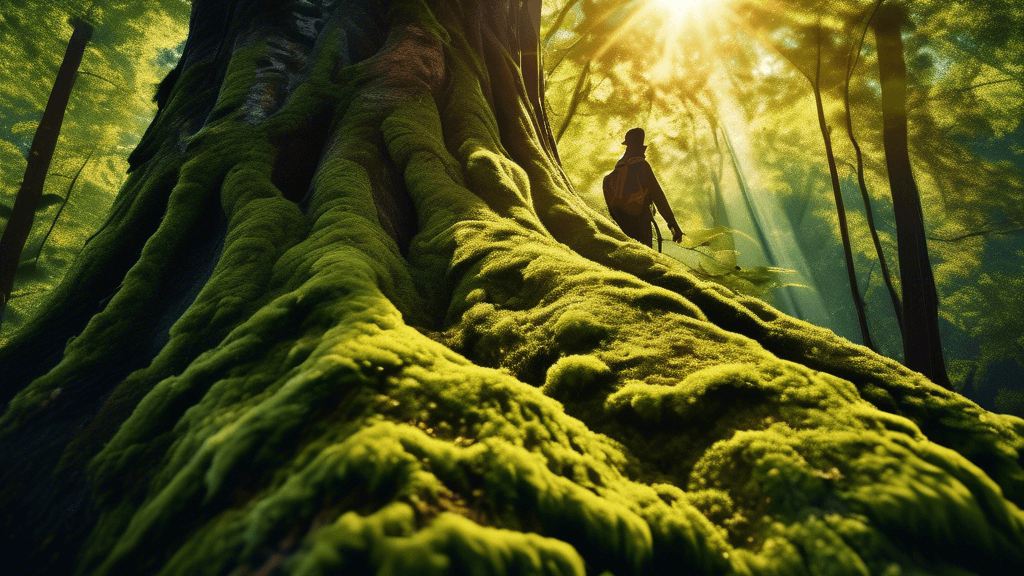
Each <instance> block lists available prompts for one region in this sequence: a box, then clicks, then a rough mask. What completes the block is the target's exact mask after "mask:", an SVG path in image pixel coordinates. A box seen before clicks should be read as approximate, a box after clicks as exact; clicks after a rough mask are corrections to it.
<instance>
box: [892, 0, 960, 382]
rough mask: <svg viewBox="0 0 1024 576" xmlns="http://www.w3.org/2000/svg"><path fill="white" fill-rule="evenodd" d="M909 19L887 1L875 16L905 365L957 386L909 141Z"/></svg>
mask: <svg viewBox="0 0 1024 576" xmlns="http://www.w3.org/2000/svg"><path fill="white" fill-rule="evenodd" d="M905 20H906V9H905V8H904V7H903V6H902V5H900V4H897V3H891V4H883V5H881V6H880V7H879V8H878V10H877V12H876V13H875V19H874V32H875V43H876V45H877V49H878V71H879V79H880V81H881V86H882V123H883V128H882V137H883V140H884V144H885V166H886V169H887V170H888V173H889V188H890V190H891V192H892V203H893V211H894V213H895V216H896V245H897V254H898V256H899V262H900V290H901V291H902V293H903V300H902V312H903V321H902V323H901V325H902V327H903V355H904V363H905V364H906V365H907V367H909V368H911V369H912V370H917V371H919V372H921V373H922V374H924V375H925V376H927V377H928V378H930V379H931V380H932V381H934V382H935V383H937V384H939V385H941V386H944V387H946V388H952V385H951V384H950V382H949V377H948V376H947V374H946V364H945V360H944V358H943V354H942V342H941V340H940V338H939V300H938V295H937V292H936V290H935V279H934V277H933V276H932V266H931V261H930V259H929V257H928V241H927V238H926V237H925V229H924V214H923V213H922V211H921V196H920V194H919V193H918V190H917V183H916V182H915V181H914V173H913V170H912V169H911V166H910V151H909V147H908V144H907V96H906V95H907V65H906V62H905V61H904V56H903V39H902V38H901V37H900V33H901V31H902V29H903V27H904V23H905Z"/></svg>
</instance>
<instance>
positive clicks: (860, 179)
mask: <svg viewBox="0 0 1024 576" xmlns="http://www.w3.org/2000/svg"><path fill="white" fill-rule="evenodd" d="M882 1H883V0H879V2H878V4H876V5H875V9H874V10H872V12H871V15H869V16H868V24H866V25H865V27H864V33H863V34H861V37H860V40H859V41H858V43H857V45H856V47H855V48H854V49H853V51H852V53H851V56H850V60H849V66H848V67H847V70H846V84H845V86H844V90H843V106H844V108H845V110H846V134H847V136H849V138H850V143H851V144H853V150H854V152H855V153H856V155H857V185H858V186H859V187H860V195H861V199H862V200H863V201H864V215H865V216H866V217H867V221H868V229H869V230H870V231H871V241H872V242H873V243H874V245H875V254H876V255H877V257H878V263H879V266H880V267H881V271H882V280H883V281H884V282H885V288H886V290H888V291H889V299H890V300H891V301H892V309H893V311H894V312H895V314H896V322H897V323H899V327H900V336H901V337H902V338H906V336H905V334H904V330H903V306H902V305H901V304H900V296H899V294H898V293H897V292H896V286H895V285H893V281H892V274H891V273H890V272H889V265H888V264H887V263H886V260H885V253H884V252H882V242H881V240H879V238H878V229H877V228H876V227H875V215H874V211H873V210H872V209H871V197H870V195H868V187H867V184H866V183H865V181H864V155H863V153H862V152H861V149H860V143H859V142H857V138H856V137H855V136H854V133H853V115H852V112H851V111H850V79H851V78H853V71H854V69H855V68H856V67H857V60H858V59H859V58H860V49H861V46H862V45H863V44H864V35H866V34H867V31H868V26H870V23H871V20H872V19H873V18H874V14H875V12H876V11H877V10H878V7H879V6H880V5H881V4H882Z"/></svg>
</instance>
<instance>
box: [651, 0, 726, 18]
mask: <svg viewBox="0 0 1024 576" xmlns="http://www.w3.org/2000/svg"><path fill="white" fill-rule="evenodd" d="M657 2H658V3H659V4H661V5H663V6H665V7H666V8H668V9H669V10H671V11H672V13H673V15H674V16H703V15H704V14H706V13H707V12H708V9H709V8H711V6H712V5H713V4H715V0H657Z"/></svg>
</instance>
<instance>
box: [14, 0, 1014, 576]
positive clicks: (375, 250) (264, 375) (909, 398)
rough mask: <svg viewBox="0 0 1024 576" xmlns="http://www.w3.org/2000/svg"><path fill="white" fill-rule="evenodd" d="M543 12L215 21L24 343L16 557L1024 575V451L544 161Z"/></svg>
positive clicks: (366, 566) (492, 569)
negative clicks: (629, 221) (725, 278)
mask: <svg viewBox="0 0 1024 576" xmlns="http://www.w3.org/2000/svg"><path fill="white" fill-rule="evenodd" d="M522 8H523V6H522V5H521V4H517V3H515V2H513V3H511V5H509V6H506V5H505V3H501V2H490V1H487V2H484V1H479V2H476V1H472V0H458V1H457V0H438V1H435V2H432V3H425V2H421V1H415V0H396V1H394V2H384V1H383V0H380V1H378V0H364V1H358V2H357V1H351V2H329V1H324V2H310V1H295V2H290V3H267V2H262V1H257V0H236V1H234V2H220V1H214V0H195V1H194V2H193V4H192V10H193V14H192V28H191V31H190V34H189V38H188V41H187V43H186V47H185V50H184V54H183V56H182V60H181V62H180V63H179V65H178V68H177V71H176V73H175V74H176V76H175V77H174V79H173V80H172V81H171V82H170V83H169V84H168V85H167V86H169V88H168V87H167V86H163V87H162V90H164V89H166V91H165V94H166V98H165V100H164V101H163V102H164V105H163V106H162V107H161V109H160V111H159V113H158V115H157V117H156V119H155V120H154V123H153V125H152V126H151V127H150V129H149V131H148V132H147V134H146V135H145V137H144V139H143V141H142V142H141V143H140V145H139V148H138V150H137V151H136V152H137V153H136V154H135V155H133V158H134V159H133V170H132V172H131V174H130V176H129V179H128V181H127V183H126V185H125V187H124V188H123V189H122V191H121V192H120V194H119V195H118V197H117V200H116V202H115V204H114V207H113V209H112V212H111V216H110V219H109V221H108V223H107V225H106V226H105V227H104V228H103V229H102V231H101V232H100V233H98V234H97V235H96V237H95V238H94V239H93V240H92V241H91V242H89V243H88V245H87V246H86V248H85V249H84V250H83V252H82V254H81V255H80V257H79V259H78V260H77V262H76V264H75V267H74V269H72V270H71V271H70V272H69V273H68V274H67V276H66V280H64V281H63V283H62V284H61V286H60V287H59V288H58V289H57V291H56V294H55V296H54V297H53V298H52V300H51V302H52V303H51V305H50V306H49V307H48V308H47V310H46V311H45V312H44V313H43V314H42V315H41V316H39V317H37V318H35V319H34V320H33V321H32V322H31V323H30V324H28V325H27V326H26V327H25V328H24V329H22V331H21V332H19V334H18V335H17V337H16V338H15V339H14V341H12V342H11V343H10V344H9V345H7V346H5V347H4V348H0V373H2V374H4V376H5V378H4V380H3V381H2V382H0V392H2V393H3V395H4V400H7V399H10V402H9V404H8V406H7V409H6V411H5V412H4V414H3V417H2V418H0V523H2V524H0V538H2V539H0V552H2V554H0V559H2V560H3V561H5V562H10V563H12V565H18V566H24V565H27V566H32V568H33V571H34V572H37V573H46V574H68V573H75V572H76V571H77V572H78V573H82V574H119V573H131V574H148V573H157V572H162V573H166V574H194V573H228V574H237V575H242V574H267V573H272V572H275V571H278V572H286V573H296V574H315V573H357V574H361V573H387V574H454V573H481V574H482V573H486V574H501V573H519V574H577V575H582V574H584V573H592V574H600V573H602V572H603V571H605V570H608V571H610V572H612V573H615V574H678V573H694V574H719V573H729V572H736V573H753V572H759V573H788V572H802V571H808V570H819V569H820V567H821V566H824V565H826V564H825V563H828V565H829V566H834V565H835V564H836V563H837V562H841V563H842V564H843V565H848V566H849V567H851V570H853V569H857V570H860V571H861V572H882V571H884V570H890V569H891V567H892V566H893V565H901V566H903V569H905V570H907V571H912V570H925V569H934V570H939V569H948V570H953V569H954V568H959V569H961V570H973V571H978V572H985V571H992V570H995V569H997V568H998V567H1000V566H1004V565H1005V563H1007V562H1008V563H1014V562H1021V561H1024V536H1022V534H1021V529H1020V526H1022V525H1024V515H1022V513H1021V512H1020V510H1019V508H1018V506H1020V505H1022V504H1024V480H1022V479H1024V469H1022V467H1021V458H1020V452H1021V450H1024V439H1022V437H1024V424H1021V421H1020V420H1017V419H1011V418H1009V417H1003V416H999V415H994V414H987V413H984V412H983V411H981V410H980V409H979V408H978V407H977V406H976V405H974V404H972V403H970V402H968V401H967V400H965V399H964V398H962V397H960V396H958V395H956V394H953V393H951V392H949V391H946V390H944V389H942V388H939V387H938V386H936V385H934V384H933V383H931V382H929V381H928V380H926V379H925V378H923V377H921V376H920V375H919V374H916V373H914V372H911V371H909V370H907V369H905V368H904V367H902V366H900V365H898V364H897V363H895V362H892V361H890V360H887V359H885V358H882V357H880V356H878V355H876V354H873V353H870V352H869V351H867V350H865V349H864V348H863V347H860V346H855V345H853V344H851V343H849V342H848V341H846V340H844V339H840V338H838V337H836V336H835V335H834V334H832V333H831V332H828V331H826V330H823V329H820V328H816V327H814V326H811V325H808V324H805V323H802V322H799V321H796V320H793V319H791V318H789V317H786V316H784V315H782V314H780V313H778V312H777V311H775V310H773V309H772V308H770V307H768V306H767V305H765V304H764V303H763V302H761V301H758V300H755V299H752V298H748V297H744V296H741V295H738V294H737V293H735V292H733V291H732V290H730V289H728V288H726V287H724V286H722V285H719V284H715V283H712V282H710V281H709V280H708V279H707V278H701V277H698V276H697V275H696V274H695V273H693V272H692V271H690V270H689V269H687V268H685V267H683V266H682V265H680V264H679V263H678V262H676V261H674V260H672V259H670V258H668V257H666V256H662V255H659V254H657V253H656V252H654V251H653V250H651V249H649V248H646V247H643V246H640V245H638V244H637V243H635V242H631V241H629V239H628V238H626V237H625V236H624V235H623V234H622V233H621V231H619V229H618V227H617V226H615V224H614V223H612V222H611V221H609V220H607V219H606V218H604V217H603V216H601V215H600V214H599V213H598V212H597V211H595V210H594V209H592V208H590V207H589V206H587V205H586V204H585V203H584V202H583V201H582V200H581V199H580V198H579V197H578V196H577V195H576V194H575V193H574V192H573V190H572V189H571V187H570V186H569V185H568V184H567V181H566V179H565V178H564V174H563V173H562V171H561V169H560V167H559V166H558V164H557V162H556V161H555V155H554V150H549V149H548V148H547V147H548V146H549V145H550V140H549V139H548V137H546V136H545V135H544V134H543V133H542V132H541V131H540V130H538V126H543V122H544V119H543V116H544V111H543V107H538V106H535V105H534V104H533V103H532V101H531V98H530V96H529V89H528V88H527V87H526V86H524V80H523V78H524V76H523V74H522V71H521V70H520V66H521V62H523V59H522V58H523V55H522V54H521V53H520V49H521V48H520V47H521V46H522V44H518V42H521V38H522V35H521V34H520V36H519V40H517V37H516V32H517V30H520V29H519V25H518V22H520V21H519V20H517V14H520V13H521V12H520V10H522ZM517 46H519V47H517ZM983 418H984V421H982V419H983ZM922 518H923V519H926V520H928V521H927V522H921V521H920V520H921V519H922ZM967 521H970V522H971V524H970V526H971V530H969V531H963V530H958V529H956V528H957V527H959V526H961V525H962V524H963V523H964V522H967Z"/></svg>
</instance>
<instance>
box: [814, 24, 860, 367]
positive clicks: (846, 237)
mask: <svg viewBox="0 0 1024 576" xmlns="http://www.w3.org/2000/svg"><path fill="white" fill-rule="evenodd" d="M817 47H818V59H817V67H816V68H815V71H814V80H813V82H811V87H812V88H813V89H814V105H815V107H816V108H817V111H818V127H819V128H820V129H821V137H822V139H823V140H824V141H825V156H826V158H827V159H828V173H829V176H830V177H831V178H832V195H833V196H834V197H835V201H836V213H837V215H838V217H839V235H840V236H841V237H842V240H843V255H844V256H845V257H846V274H847V277H848V279H849V282H850V295H851V296H852V297H853V306H854V308H855V309H856V310H857V323H858V325H859V326H860V335H861V338H862V339H863V340H864V345H865V346H867V347H868V348H870V349H871V350H874V349H875V344H874V342H872V341H871V331H870V330H869V329H868V319H867V315H866V314H865V312H864V300H863V299H862V298H861V295H860V290H859V289H858V285H857V272H856V269H855V268H854V263H853V249H852V247H851V246H850V230H849V225H848V224H847V222H846V207H845V206H844V205H843V191H842V188H841V187H840V186H839V171H838V169H837V168H836V157H835V154H834V153H833V152H832V136H831V129H830V128H829V127H828V124H827V123H826V122H825V109H824V107H823V106H822V103H821V25H820V24H819V26H818V39H817Z"/></svg>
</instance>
